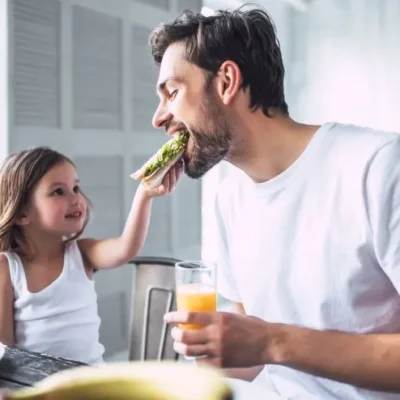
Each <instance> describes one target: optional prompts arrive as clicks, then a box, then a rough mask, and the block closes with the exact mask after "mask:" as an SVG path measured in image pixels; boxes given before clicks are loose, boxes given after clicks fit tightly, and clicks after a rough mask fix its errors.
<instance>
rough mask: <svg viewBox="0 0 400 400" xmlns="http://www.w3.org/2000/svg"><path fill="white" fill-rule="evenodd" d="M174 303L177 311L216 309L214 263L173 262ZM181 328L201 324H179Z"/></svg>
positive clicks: (195, 327)
mask: <svg viewBox="0 0 400 400" xmlns="http://www.w3.org/2000/svg"><path fill="white" fill-rule="evenodd" d="M175 277H176V304H177V308H178V311H197V312H199V311H200V312H201V311H203V312H204V311H206V312H209V311H216V309H217V290H216V271H215V264H214V263H212V262H205V261H181V262H177V263H176V264H175ZM180 327H181V328H182V329H199V328H201V325H196V324H181V325H180Z"/></svg>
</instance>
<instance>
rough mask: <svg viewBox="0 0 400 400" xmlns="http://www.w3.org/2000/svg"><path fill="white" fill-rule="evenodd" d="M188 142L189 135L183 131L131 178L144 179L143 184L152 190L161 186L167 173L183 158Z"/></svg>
mask: <svg viewBox="0 0 400 400" xmlns="http://www.w3.org/2000/svg"><path fill="white" fill-rule="evenodd" d="M188 140H189V133H188V132H187V131H186V130H183V131H181V133H180V134H178V135H176V136H175V137H173V138H172V139H170V140H169V141H168V142H167V143H165V144H164V145H163V146H162V147H161V149H160V150H158V151H157V153H156V154H154V155H153V156H152V157H151V158H150V159H149V160H147V161H146V162H145V163H144V164H143V166H142V167H141V168H140V169H139V170H137V171H136V172H135V173H133V174H132V175H131V178H133V179H136V180H137V179H142V183H143V184H144V185H145V186H146V187H148V188H151V189H152V188H155V187H157V186H159V185H161V183H162V181H163V179H164V176H165V175H166V174H167V172H168V171H169V170H170V169H171V168H172V167H173V166H174V165H175V164H176V163H177V162H178V161H179V160H180V159H181V158H182V155H183V153H184V151H185V148H186V146H187V143H188Z"/></svg>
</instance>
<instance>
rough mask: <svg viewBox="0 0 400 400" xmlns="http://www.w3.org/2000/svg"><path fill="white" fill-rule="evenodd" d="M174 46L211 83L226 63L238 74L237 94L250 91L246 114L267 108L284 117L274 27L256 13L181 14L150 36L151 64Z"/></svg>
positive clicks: (263, 14) (285, 108)
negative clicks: (180, 46)
mask: <svg viewBox="0 0 400 400" xmlns="http://www.w3.org/2000/svg"><path fill="white" fill-rule="evenodd" d="M176 42H183V43H185V46H186V59H187V60H188V61H189V62H190V63H193V64H195V65H197V66H198V67H200V68H202V69H204V70H205V71H207V72H208V74H209V76H210V77H213V76H214V75H215V74H216V73H217V72H218V70H219V68H220V66H221V64H222V63H223V62H224V61H226V60H231V61H234V62H235V63H236V64H237V65H238V66H239V68H240V70H241V72H242V86H241V87H242V89H244V90H245V89H247V88H248V89H249V93H250V108H251V109H253V110H254V111H255V110H257V109H258V108H262V110H263V112H264V114H265V115H267V116H271V115H270V114H269V112H268V111H269V109H270V108H278V109H279V110H280V111H281V112H282V113H284V114H285V115H288V113H289V112H288V106H287V104H286V101H285V94H284V76H285V69H284V66H283V61H282V54H281V50H280V45H279V41H278V39H277V36H276V28H275V24H274V22H273V21H272V19H271V18H270V17H269V15H268V14H267V13H266V12H265V11H263V10H260V9H244V8H243V6H242V7H240V8H238V9H236V10H234V11H226V10H219V11H217V12H216V13H215V14H214V15H211V16H208V17H206V16H204V15H202V14H201V13H193V12H191V11H184V12H183V13H182V14H181V15H180V16H179V17H178V18H177V19H175V21H173V22H172V23H164V24H162V25H161V26H159V27H158V28H156V29H155V30H154V31H153V32H152V34H151V35H150V46H151V50H152V54H153V58H154V61H155V62H156V64H158V65H159V64H160V63H161V61H162V58H163V56H164V53H165V51H166V50H167V48H168V47H169V46H170V45H171V44H173V43H176Z"/></svg>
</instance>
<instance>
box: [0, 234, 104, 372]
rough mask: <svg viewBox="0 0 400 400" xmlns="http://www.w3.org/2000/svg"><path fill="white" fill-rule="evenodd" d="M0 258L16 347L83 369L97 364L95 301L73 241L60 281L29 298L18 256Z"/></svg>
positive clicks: (99, 352)
mask: <svg viewBox="0 0 400 400" xmlns="http://www.w3.org/2000/svg"><path fill="white" fill-rule="evenodd" d="M4 254H5V255H6V256H7V259H8V263H9V267H10V275H11V283H12V285H13V289H14V296H15V297H14V336H15V345H16V347H20V348H23V349H27V350H30V351H35V352H39V353H44V354H49V355H53V356H56V357H63V358H67V359H70V360H77V361H81V362H84V363H88V364H98V363H102V362H103V359H102V355H103V353H104V347H103V346H102V345H101V344H100V342H99V327H100V318H99V316H98V312H97V295H96V291H95V288H94V282H93V280H91V279H89V278H88V276H87V274H86V271H85V268H84V264H83V261H82V256H81V253H80V251H79V248H78V244H77V243H76V241H73V242H70V243H69V244H67V246H66V249H65V254H64V266H63V270H62V272H61V274H60V276H59V277H58V278H57V279H56V280H55V281H54V282H53V283H51V284H50V285H49V286H47V287H46V288H45V289H43V290H42V291H40V292H38V293H31V292H29V290H28V287H27V282H26V277H25V271H24V267H23V264H22V262H21V259H20V258H19V256H18V255H17V254H15V253H11V252H6V253H4Z"/></svg>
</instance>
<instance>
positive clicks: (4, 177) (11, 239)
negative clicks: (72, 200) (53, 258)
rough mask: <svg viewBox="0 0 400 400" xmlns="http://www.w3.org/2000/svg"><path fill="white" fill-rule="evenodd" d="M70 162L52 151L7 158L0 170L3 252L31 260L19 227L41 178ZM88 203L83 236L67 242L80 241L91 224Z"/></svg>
mask: <svg viewBox="0 0 400 400" xmlns="http://www.w3.org/2000/svg"><path fill="white" fill-rule="evenodd" d="M64 162H68V163H70V164H72V165H73V166H75V164H74V163H73V162H72V161H71V160H70V159H69V158H68V157H66V156H64V155H63V154H61V153H59V152H58V151H55V150H53V149H51V148H49V147H36V148H34V149H30V150H23V151H20V152H18V153H15V154H12V155H10V156H8V157H7V158H6V159H5V160H4V162H3V164H2V166H1V168H0V252H3V251H14V252H16V253H18V254H19V255H21V256H23V257H31V256H32V255H31V254H29V249H28V246H27V243H26V240H25V238H24V235H23V233H22V230H21V228H20V227H19V226H18V225H17V224H16V222H17V220H18V219H19V218H21V217H22V213H23V210H25V209H26V207H27V206H28V205H29V202H30V199H31V195H32V191H33V189H34V188H35V186H36V185H37V183H38V182H39V181H40V179H42V177H43V176H44V175H45V174H46V173H47V172H48V171H49V170H50V169H51V168H53V167H54V166H55V165H58V164H60V163H64ZM83 197H84V199H85V201H86V208H87V213H86V220H85V223H84V226H83V228H82V230H81V231H80V232H77V233H76V234H74V235H73V236H71V237H69V238H68V239H67V240H68V241H70V240H74V239H77V238H78V237H79V236H80V235H81V234H82V232H83V230H84V229H85V227H86V225H87V224H88V222H89V216H90V209H91V206H92V204H91V202H90V200H89V199H88V198H87V197H86V196H85V195H84V194H83Z"/></svg>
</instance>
